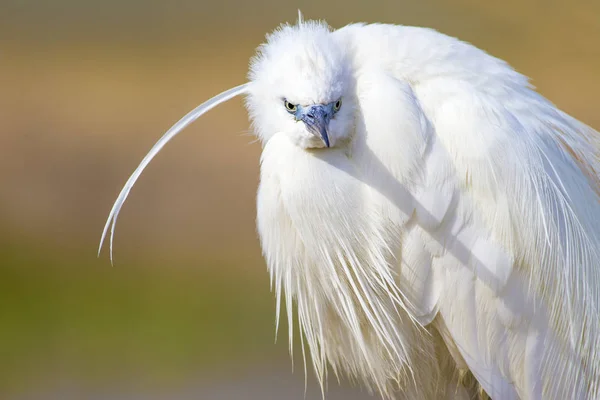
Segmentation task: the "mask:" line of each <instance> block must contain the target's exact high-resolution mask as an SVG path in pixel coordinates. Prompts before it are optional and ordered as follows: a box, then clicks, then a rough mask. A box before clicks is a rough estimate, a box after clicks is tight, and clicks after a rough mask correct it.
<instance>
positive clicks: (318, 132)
mask: <svg viewBox="0 0 600 400" xmlns="http://www.w3.org/2000/svg"><path fill="white" fill-rule="evenodd" d="M301 120H302V122H304V124H305V125H306V128H307V129H308V131H309V132H310V133H312V134H313V135H315V136H318V137H319V138H321V140H323V143H325V146H327V147H329V136H328V133H327V130H328V129H329V121H330V120H331V111H330V110H329V107H327V106H325V105H321V104H319V105H314V106H310V107H309V108H307V109H306V112H305V113H304V115H302V118H301Z"/></svg>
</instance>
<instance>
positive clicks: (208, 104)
mask: <svg viewBox="0 0 600 400" xmlns="http://www.w3.org/2000/svg"><path fill="white" fill-rule="evenodd" d="M248 85H249V83H245V84H243V85H240V86H236V87H234V88H231V89H229V90H226V91H224V92H222V93H220V94H218V95H216V96H214V97H213V98H211V99H209V100H207V101H205V102H204V103H202V104H200V105H199V106H198V107H196V108H194V109H193V110H192V111H190V112H189V113H187V114H186V115H185V116H184V117H183V118H181V119H180V120H179V121H178V122H177V123H176V124H175V125H173V126H172V127H171V128H170V129H169V130H168V131H167V132H166V133H165V134H164V135H163V136H162V137H161V138H160V139H159V140H158V142H156V144H155V145H154V146H153V147H152V149H150V151H149V152H148V154H146V156H145V157H144V158H143V159H142V162H140V165H139V166H138V167H137V168H136V169H135V171H134V172H133V174H131V176H130V177H129V179H128V180H127V182H126V183H125V186H124V187H123V189H121V192H120V193H119V196H118V197H117V200H116V201H115V204H114V205H113V207H112V209H111V210H110V213H109V215H108V219H107V221H106V224H105V225H104V230H103V231H102V237H101V238H100V245H99V246H98V255H100V251H101V250H102V245H103V244H104V239H105V238H106V234H107V232H108V229H109V228H111V229H110V262H111V263H112V262H113V237H114V234H115V226H116V224H117V218H118V217H119V212H120V211H121V208H122V207H123V204H124V203H125V200H127V196H129V192H130V191H131V188H133V185H135V182H136V181H137V180H138V178H139V177H140V175H141V174H142V172H143V171H144V169H145V168H146V167H147V166H148V164H150V161H152V159H153V158H154V157H155V156H156V155H157V154H158V152H159V151H161V150H162V148H163V147H164V146H165V145H166V144H167V143H168V142H169V141H170V140H171V139H173V137H175V135H177V134H178V133H179V132H181V131H182V130H184V129H185V128H186V127H187V126H188V125H189V124H191V123H192V122H194V121H195V120H196V119H198V118H200V117H201V116H202V115H203V114H205V113H206V112H208V111H210V110H211V109H213V108H214V107H216V106H218V105H219V104H221V103H224V102H226V101H228V100H231V99H232V98H234V97H236V96H239V95H242V94H245V93H247V91H248Z"/></svg>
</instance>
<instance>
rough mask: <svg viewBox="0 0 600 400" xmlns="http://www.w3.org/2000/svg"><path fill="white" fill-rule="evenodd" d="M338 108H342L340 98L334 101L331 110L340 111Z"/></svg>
mask: <svg viewBox="0 0 600 400" xmlns="http://www.w3.org/2000/svg"><path fill="white" fill-rule="evenodd" d="M340 108H342V99H339V100H338V101H336V102H335V104H334V105H333V111H335V112H338V111H340Z"/></svg>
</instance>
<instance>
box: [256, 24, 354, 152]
mask: <svg viewBox="0 0 600 400" xmlns="http://www.w3.org/2000/svg"><path fill="white" fill-rule="evenodd" d="M249 77H250V81H251V84H250V87H249V94H248V97H247V102H246V105H247V108H248V112H249V115H250V118H251V120H252V123H253V126H254V130H255V132H256V133H257V135H258V137H259V138H260V139H261V141H262V142H263V143H265V142H266V141H268V140H269V139H270V138H271V137H272V136H273V135H276V134H282V135H286V136H287V137H288V138H289V139H290V140H291V141H292V142H293V143H295V144H297V145H298V146H300V147H302V148H305V149H314V148H330V147H340V146H344V145H345V144H347V143H348V142H349V139H350V138H351V137H352V133H353V130H354V104H355V99H354V83H353V79H352V74H351V72H350V61H349V59H348V58H347V57H346V54H345V52H344V47H343V46H340V44H339V43H337V42H336V40H335V38H334V37H333V35H332V33H331V31H330V30H329V28H328V27H327V26H326V25H324V24H320V23H313V22H310V23H309V22H306V23H302V24H300V25H297V26H284V27H283V28H281V29H279V30H277V31H275V32H274V33H273V34H272V35H270V36H269V37H268V39H267V43H265V44H264V45H262V46H261V47H260V48H259V52H258V55H257V56H256V57H255V58H254V59H253V60H252V63H251V68H250V74H249Z"/></svg>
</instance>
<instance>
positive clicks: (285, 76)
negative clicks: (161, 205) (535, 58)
mask: <svg viewBox="0 0 600 400" xmlns="http://www.w3.org/2000/svg"><path fill="white" fill-rule="evenodd" d="M237 95H245V96H246V100H247V103H246V104H247V108H248V112H249V115H250V118H251V120H252V125H253V128H254V131H255V133H256V135H257V136H258V138H259V139H260V141H261V143H262V146H263V153H262V157H261V173H260V178H261V179H260V187H259V189H258V197H257V226H258V233H259V235H260V240H261V246H262V250H263V254H264V257H265V259H266V262H267V264H268V268H269V270H270V273H271V278H272V283H273V286H274V290H275V293H276V298H277V314H278V316H279V310H280V304H281V302H282V298H283V299H284V301H285V305H286V308H287V319H288V323H289V325H290V326H291V325H293V320H294V311H293V309H294V307H295V310H296V313H297V316H298V320H299V324H300V332H301V333H302V335H303V338H304V342H305V343H306V344H307V346H306V348H307V349H308V352H309V354H310V358H311V360H312V363H313V365H314V369H315V371H316V374H317V377H318V379H319V381H320V382H321V383H323V382H324V380H325V379H326V377H327V371H328V370H329V371H333V372H334V373H335V374H336V375H338V374H346V375H348V376H350V377H351V378H353V379H357V380H360V381H362V382H363V383H364V384H365V385H366V386H367V387H368V388H370V389H372V390H374V391H376V392H379V393H380V394H381V395H382V396H384V397H389V398H393V397H396V398H407V399H441V398H456V399H469V398H472V396H473V395H477V393H478V392H479V394H481V395H488V396H490V397H491V398H493V399H502V400H503V399H598V398H600V313H599V305H600V178H599V176H598V172H599V171H600V135H599V134H598V132H596V131H595V130H593V129H592V128H590V127H588V126H586V125H585V124H583V123H581V122H579V121H577V120H576V119H575V118H573V117H571V116H569V115H567V114H566V113H565V112H563V111H561V110H559V109H558V108H557V107H556V106H554V105H553V104H552V103H551V102H549V101H548V100H546V99H545V98H544V97H542V96H541V95H539V94H538V93H536V92H535V90H534V89H533V88H532V87H531V86H530V84H529V83H528V80H527V78H526V77H524V76H523V75H521V74H519V73H517V72H515V71H514V70H513V69H512V68H511V67H509V66H508V65H507V64H506V63H505V62H503V61H501V60H499V59H497V58H494V57H492V56H490V55H488V54H486V53H485V52H484V51H482V50H479V49H477V48H476V47H474V46H472V45H470V44H467V43H465V42H462V41H459V40H458V39H455V38H452V37H448V36H446V35H443V34H441V33H438V32H436V31H434V30H431V29H425V28H417V27H406V26H395V25H383V24H371V25H367V24H353V25H348V26H346V27H343V28H341V29H337V30H333V29H331V28H330V27H329V26H327V25H326V24H325V23H322V22H312V21H311V22H309V21H302V19H301V18H300V20H299V22H298V24H296V25H292V26H290V25H284V26H281V27H280V28H279V29H277V30H276V31H275V32H273V33H272V34H271V35H269V36H268V37H267V41H266V43H265V44H263V45H262V46H260V47H259V49H258V53H257V55H256V57H255V58H254V59H253V60H252V61H251V67H250V73H249V82H248V83H246V84H244V85H242V86H238V87H236V88H233V89H230V90H228V91H226V92H223V93H222V94H220V95H219V96H216V97H214V98H212V99H210V100H209V101H207V102H206V103H204V104H202V105H201V106H199V107H198V108H196V109H195V110H193V111H192V112H190V113H189V114H188V115H187V116H186V117H184V118H183V119H182V120H181V121H180V122H178V123H177V124H176V125H175V126H173V128H171V129H170V130H169V131H168V132H167V133H166V134H165V136H163V138H161V139H160V140H159V142H158V143H157V144H156V145H155V147H154V148H153V149H152V150H151V151H150V153H149V154H148V155H147V156H146V158H144V160H143V161H142V163H141V165H140V166H139V167H138V168H137V170H136V171H135V172H134V174H133V175H132V176H131V178H130V179H129V181H128V182H127V184H126V185H125V187H124V189H123V190H122V192H121V194H120V195H119V197H118V199H117V201H116V203H115V205H114V207H113V209H112V210H111V213H110V216H109V218H108V221H107V223H106V226H105V229H104V232H103V235H102V240H104V238H105V236H106V234H107V231H108V229H109V228H111V226H112V228H111V233H110V235H111V239H110V240H111V259H112V236H113V233H114V227H115V223H116V220H117V216H118V214H119V211H120V209H121V207H122V205H123V202H124V201H125V199H126V198H127V195H128V194H129V191H130V190H131V188H132V186H133V184H134V183H135V181H136V180H137V179H138V177H139V176H140V174H141V172H142V170H143V169H144V168H145V167H146V166H147V164H148V163H149V162H150V160H151V159H152V158H153V157H154V156H155V155H156V153H158V151H159V150H160V149H161V148H162V147H163V146H164V145H165V144H166V143H167V142H168V141H169V140H170V139H171V138H172V137H173V136H175V135H176V134H177V133H178V132H180V131H181V130H182V129H183V128H184V127H185V126H187V125H188V124H190V123H191V122H192V121H193V120H195V119H196V118H198V117H200V116H201V115H202V114H203V113H205V112H206V111H208V110H209V109H211V108H213V107H215V106H217V105H218V104H220V103H223V102H225V101H227V100H229V99H231V98H232V97H234V96H237ZM100 247H102V242H101V244H100ZM290 332H292V329H291V328H290ZM290 339H291V338H290ZM304 342H303V343H304ZM303 350H304V347H303Z"/></svg>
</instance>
